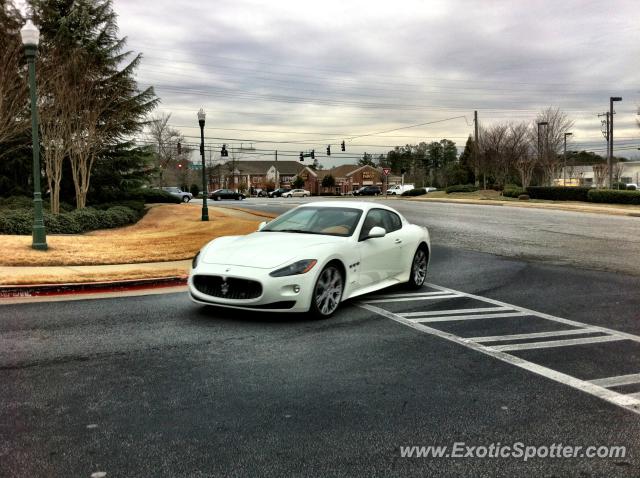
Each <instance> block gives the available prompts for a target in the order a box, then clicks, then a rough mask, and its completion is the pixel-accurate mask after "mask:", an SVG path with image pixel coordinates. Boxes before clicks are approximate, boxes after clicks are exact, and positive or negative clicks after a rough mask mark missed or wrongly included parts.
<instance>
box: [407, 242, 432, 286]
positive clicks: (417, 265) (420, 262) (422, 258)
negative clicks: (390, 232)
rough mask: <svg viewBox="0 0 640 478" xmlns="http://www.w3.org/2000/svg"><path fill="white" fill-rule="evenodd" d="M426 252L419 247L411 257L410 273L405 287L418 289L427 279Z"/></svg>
mask: <svg viewBox="0 0 640 478" xmlns="http://www.w3.org/2000/svg"><path fill="white" fill-rule="evenodd" d="M427 262H428V260H427V252H426V249H425V248H424V247H419V248H418V250H417V251H416V253H415V254H414V255H413V261H412V262H411V273H410V275H409V282H407V286H408V287H409V288H411V289H419V288H420V287H422V285H423V284H424V281H425V279H426V278H427Z"/></svg>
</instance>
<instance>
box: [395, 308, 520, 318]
mask: <svg viewBox="0 0 640 478" xmlns="http://www.w3.org/2000/svg"><path fill="white" fill-rule="evenodd" d="M512 310H513V309H512V308H511V307H477V308H475V309H450V310H429V311H425V312H402V313H399V314H398V315H399V316H400V317H418V316H420V317H429V316H431V315H454V314H470V313H472V312H502V311H504V312H507V311H512Z"/></svg>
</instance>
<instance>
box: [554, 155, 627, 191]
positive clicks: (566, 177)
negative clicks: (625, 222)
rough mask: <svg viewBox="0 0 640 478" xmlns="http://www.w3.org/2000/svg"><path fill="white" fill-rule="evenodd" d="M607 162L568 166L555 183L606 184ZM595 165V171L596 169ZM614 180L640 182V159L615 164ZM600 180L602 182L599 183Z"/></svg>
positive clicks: (607, 177) (568, 184)
mask: <svg viewBox="0 0 640 478" xmlns="http://www.w3.org/2000/svg"><path fill="white" fill-rule="evenodd" d="M606 166H607V165H606V163H603V164H596V165H593V166H567V168H566V170H565V168H562V169H561V171H560V177H559V178H557V179H556V180H555V181H554V183H555V184H556V185H557V186H562V185H563V184H566V185H567V186H604V185H606V184H607V181H608V179H609V175H608V173H607V167H606ZM594 167H595V171H594ZM613 168H614V169H613V180H614V181H617V182H621V183H627V184H629V183H635V184H640V161H622V162H619V163H615V164H614V166H613ZM599 182H600V184H598V183H599Z"/></svg>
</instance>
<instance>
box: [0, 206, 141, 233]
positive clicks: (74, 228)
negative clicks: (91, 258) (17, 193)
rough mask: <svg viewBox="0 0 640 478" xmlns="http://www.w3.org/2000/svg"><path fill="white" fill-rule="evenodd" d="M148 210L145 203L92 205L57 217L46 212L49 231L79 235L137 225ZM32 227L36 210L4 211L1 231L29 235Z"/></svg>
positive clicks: (46, 224) (1, 219)
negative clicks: (102, 206)
mask: <svg viewBox="0 0 640 478" xmlns="http://www.w3.org/2000/svg"><path fill="white" fill-rule="evenodd" d="M137 204H141V203H137ZM132 205H133V204H132ZM144 211H145V210H144V205H142V208H139V207H138V206H136V208H135V209H134V208H132V207H127V206H124V205H114V206H111V207H108V208H105V209H96V208H93V207H88V208H85V209H78V210H75V211H72V212H64V213H61V214H58V215H55V216H54V215H53V214H51V213H49V212H48V211H45V212H44V225H45V228H46V230H47V233H49V234H79V233H82V232H87V231H93V230H95V229H110V228H114V227H122V226H126V225H128V224H133V223H135V222H137V221H138V220H139V219H140V218H141V217H142V216H143V215H144ZM32 227H33V209H25V208H22V209H13V210H4V211H3V212H2V213H0V234H22V235H28V234H31V230H32Z"/></svg>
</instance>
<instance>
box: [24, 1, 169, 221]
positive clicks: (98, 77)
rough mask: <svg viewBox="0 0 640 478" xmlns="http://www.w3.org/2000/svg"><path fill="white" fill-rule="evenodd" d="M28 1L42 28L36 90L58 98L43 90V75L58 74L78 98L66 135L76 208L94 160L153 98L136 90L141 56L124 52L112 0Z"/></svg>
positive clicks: (139, 120) (123, 137)
mask: <svg viewBox="0 0 640 478" xmlns="http://www.w3.org/2000/svg"><path fill="white" fill-rule="evenodd" d="M28 4H29V6H30V8H31V10H32V12H33V17H34V22H35V23H36V24H37V25H38V26H39V28H40V32H41V46H40V48H39V55H40V57H41V58H42V63H43V68H42V70H41V71H42V74H41V75H40V88H41V90H42V93H41V94H42V95H43V96H44V97H45V98H47V94H49V97H50V99H51V101H54V102H55V101H58V100H59V98H58V99H57V98H56V97H55V96H56V94H55V93H56V92H51V91H48V88H47V86H48V85H47V78H51V77H52V76H51V75H62V76H63V77H64V78H65V80H66V81H67V83H68V85H69V86H70V87H72V89H73V90H74V91H75V98H77V101H76V102H75V104H70V105H69V106H68V108H69V110H70V111H72V112H73V113H74V114H72V115H71V118H72V119H71V120H69V131H68V133H67V134H66V138H65V140H66V141H70V144H69V159H70V163H71V172H72V179H73V183H74V188H75V196H76V206H77V207H78V208H79V209H80V208H83V207H84V206H85V204H86V199H87V193H88V191H89V187H90V181H91V173H92V170H93V166H94V164H95V163H96V161H103V160H107V159H108V158H109V154H110V153H111V152H112V151H114V149H117V148H118V145H121V144H122V143H125V142H126V141H127V140H128V139H129V138H130V137H131V135H132V134H134V133H136V132H138V131H140V129H141V128H142V126H143V121H144V118H145V116H146V115H147V114H148V113H149V112H150V111H151V110H152V109H153V108H154V107H155V105H156V104H157V102H158V99H157V98H156V96H155V93H154V91H153V88H147V89H144V90H142V91H140V90H139V89H138V86H137V83H136V81H135V77H134V74H135V70H136V68H137V67H138V66H139V64H140V61H141V59H142V56H141V54H136V55H133V54H132V53H131V52H129V51H125V45H126V38H120V37H119V36H118V27H117V16H116V13H115V12H114V10H113V6H112V2H111V0H28ZM123 64H124V67H122V66H121V65H123ZM68 99H73V98H67V100H68ZM43 121H44V119H43ZM45 154H46V153H45ZM66 180H68V178H66Z"/></svg>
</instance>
